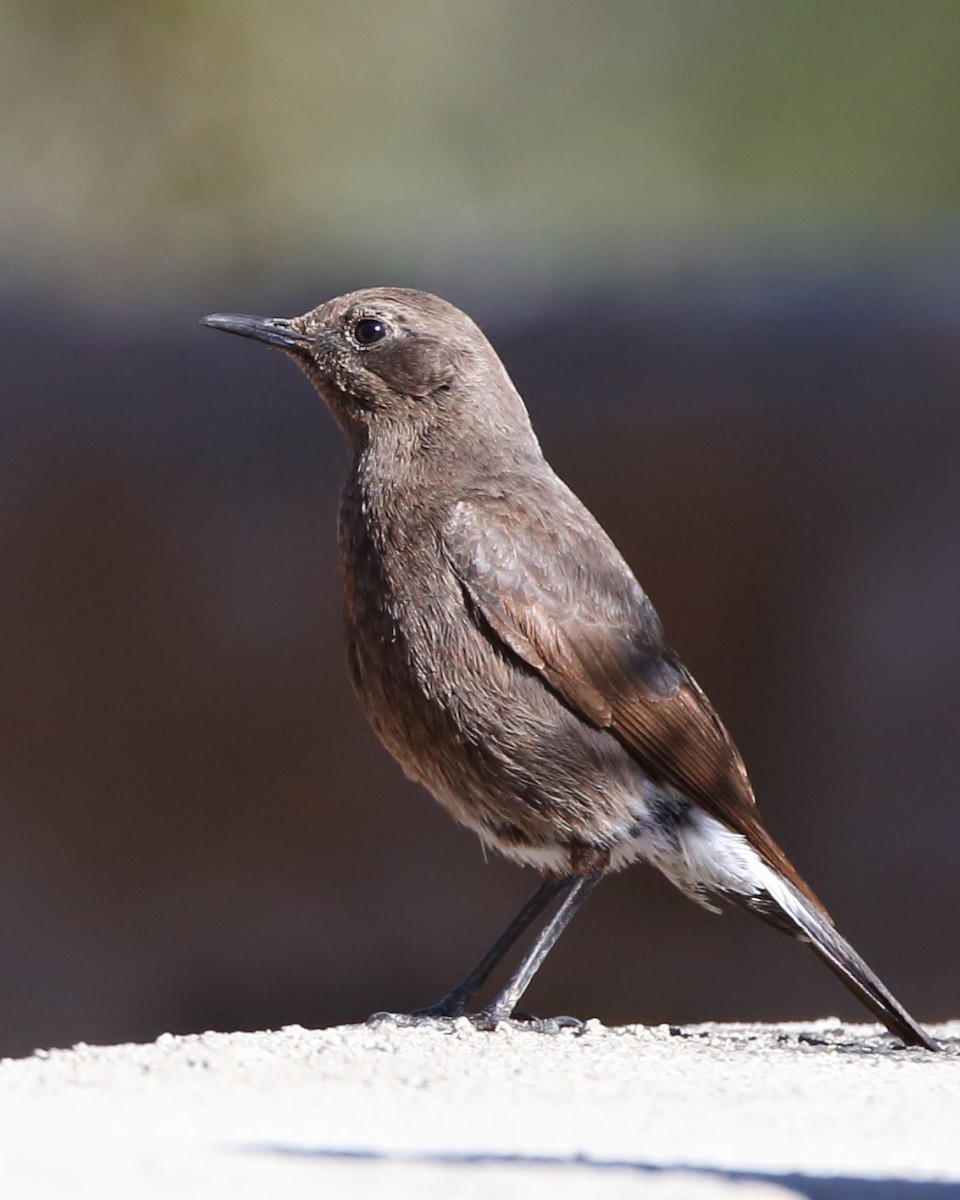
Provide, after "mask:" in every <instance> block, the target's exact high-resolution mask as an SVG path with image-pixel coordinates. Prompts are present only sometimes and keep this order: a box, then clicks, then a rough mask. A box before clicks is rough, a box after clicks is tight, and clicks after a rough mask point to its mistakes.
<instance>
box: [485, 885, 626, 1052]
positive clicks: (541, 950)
mask: <svg viewBox="0 0 960 1200" xmlns="http://www.w3.org/2000/svg"><path fill="white" fill-rule="evenodd" d="M602 878H603V872H602V871H594V872H593V873H592V874H590V875H577V876H574V878H572V879H566V880H563V881H562V882H561V883H560V885H559V888H558V891H559V892H560V894H561V895H562V900H561V901H560V905H559V907H558V908H557V911H556V912H555V913H554V914H553V916H552V917H551V918H550V920H549V921H548V922H547V924H546V925H544V927H543V929H541V930H540V933H539V934H538V935H537V940H536V941H535V942H534V943H533V945H532V946H531V947H530V949H529V950H528V951H527V953H526V955H525V956H524V958H523V961H522V962H521V963H520V966H519V967H517V969H516V971H515V972H514V974H513V977H512V978H511V980H510V982H509V983H508V984H507V986H506V987H505V988H504V989H503V991H502V992H501V993H500V995H499V996H497V998H496V999H495V1000H493V1001H491V1003H490V1004H488V1005H487V1007H486V1008H485V1009H484V1010H483V1011H482V1012H480V1013H478V1014H477V1016H476V1017H475V1018H473V1021H474V1024H475V1025H476V1026H477V1028H478V1029H495V1028H496V1027H497V1025H498V1024H499V1023H500V1022H501V1021H504V1020H506V1018H507V1017H509V1016H510V1014H511V1013H512V1012H513V1010H514V1009H515V1008H516V1006H517V1004H518V1003H519V1001H520V997H521V996H522V995H523V993H524V992H525V991H526V990H527V988H528V987H529V986H530V983H531V982H532V980H533V977H534V975H536V973H537V971H538V970H539V969H540V965H541V964H542V962H543V960H544V959H545V958H546V957H547V955H548V954H549V953H550V951H551V950H552V949H553V947H554V944H555V943H556V940H557V938H558V937H559V936H560V934H561V933H563V931H564V930H565V929H566V927H567V926H568V925H569V924H570V921H571V919H572V918H573V916H574V914H575V913H576V911H577V910H578V909H579V907H580V905H581V904H583V902H584V900H586V898H587V896H589V895H590V893H591V892H592V891H593V889H594V888H595V887H596V886H597V884H598V883H599V882H600V880H601V879H602ZM564 1023H566V1024H575V1023H576V1022H573V1021H570V1020H568V1019H567V1018H563V1017H561V1018H557V1020H556V1021H547V1022H534V1024H537V1025H540V1026H541V1027H542V1028H543V1029H544V1030H546V1029H547V1028H549V1029H551V1030H553V1029H555V1028H559V1027H562V1025H563V1024H564Z"/></svg>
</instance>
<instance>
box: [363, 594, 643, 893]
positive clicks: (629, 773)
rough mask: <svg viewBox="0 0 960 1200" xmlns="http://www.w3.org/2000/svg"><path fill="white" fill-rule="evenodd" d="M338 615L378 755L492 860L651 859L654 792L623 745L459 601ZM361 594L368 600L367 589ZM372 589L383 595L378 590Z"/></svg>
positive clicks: (555, 865) (565, 864)
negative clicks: (384, 754)
mask: <svg viewBox="0 0 960 1200" xmlns="http://www.w3.org/2000/svg"><path fill="white" fill-rule="evenodd" d="M432 592H433V595H434V597H436V596H437V595H438V594H440V596H441V602H439V603H438V602H436V600H435V601H434V602H433V603H431V604H430V605H429V606H427V607H426V608H421V609H420V610H418V611H413V610H412V609H404V608H403V607H402V606H399V605H392V606H390V605H385V606H380V607H379V609H378V611H377V612H376V613H373V612H371V611H370V609H369V607H368V608H367V610H366V611H365V613H364V614H363V620H362V621H356V620H353V621H351V620H350V619H349V618H350V610H349V609H348V623H347V635H348V637H347V641H348V661H349V665H350V672H351V676H352V679H353V683H354V687H355V689H356V691H357V694H358V696H359V698H360V702H361V704H362V706H363V709H364V711H365V713H366V715H367V718H368V719H369V721H370V723H371V724H372V726H373V727H374V729H375V731H376V733H377V734H378V736H379V737H380V739H381V741H382V742H383V744H384V745H385V746H386V748H387V749H388V750H389V751H390V752H391V754H393V756H394V757H395V758H396V759H397V760H398V762H399V763H400V764H401V766H402V767H403V768H404V770H405V772H406V773H407V775H408V776H410V777H411V778H413V779H415V780H417V781H418V782H420V783H422V784H423V785H424V786H425V787H426V788H427V790H428V791H429V792H431V794H432V795H433V796H434V797H435V798H436V799H437V800H438V801H439V802H440V803H441V804H442V805H443V806H444V807H445V808H446V809H447V810H448V811H449V812H450V813H451V815H452V816H453V817H454V818H455V819H456V820H458V821H459V822H460V823H462V824H464V825H466V826H468V827H469V828H471V829H473V830H475V832H476V833H477V834H478V835H479V836H480V838H481V839H482V841H483V842H484V843H485V844H487V845H488V846H490V847H491V848H494V849H496V850H498V851H499V852H500V853H502V854H504V855H506V856H508V857H510V858H513V859H515V860H517V861H520V862H524V863H527V864H529V865H532V866H535V867H537V868H539V869H541V870H547V871H553V872H557V873H564V872H567V871H569V870H570V862H571V850H572V849H577V850H596V851H601V852H603V853H605V854H607V855H608V856H609V858H610V861H611V863H612V865H616V866H622V865H625V864H626V863H627V862H629V861H630V860H631V859H633V858H636V857H637V856H641V857H648V856H649V854H648V851H647V848H648V846H649V848H651V849H652V848H653V843H652V842H651V836H652V835H656V834H657V830H658V825H657V822H656V821H655V820H652V818H651V813H652V812H653V811H654V810H655V808H656V804H657V790H656V788H655V787H654V785H653V784H652V783H651V781H650V780H649V779H648V778H647V777H646V776H645V774H644V773H643V771H642V769H641V768H640V766H639V765H638V764H637V763H636V761H635V760H634V759H633V758H631V756H630V755H629V754H628V753H627V752H626V750H625V749H624V748H623V746H622V745H621V744H620V743H619V742H618V741H617V740H616V739H615V738H614V737H613V736H612V735H610V734H609V733H607V732H606V731H605V730H601V729H596V728H594V727H593V726H590V725H588V724H587V723H586V722H584V721H583V720H582V719H581V718H580V717H578V716H577V715H576V714H575V713H573V712H572V711H571V710H570V709H569V708H568V707H567V706H566V705H565V704H564V703H563V702H562V701H561V700H560V699H559V698H558V697H557V696H556V695H555V694H554V693H553V692H552V691H551V690H550V689H549V687H548V686H547V685H546V684H545V683H544V682H543V680H542V679H541V678H540V677H539V676H538V675H536V674H535V673H534V672H533V671H531V670H530V668H528V667H527V666H526V665H525V664H523V663H521V662H520V661H519V660H518V659H516V658H515V657H514V656H513V655H512V654H511V653H510V652H509V651H508V650H506V649H505V648H503V647H502V646H501V645H500V644H499V642H495V641H493V640H492V639H491V638H490V636H489V634H488V632H487V631H486V630H484V629H483V628H482V627H480V626H479V625H478V624H477V623H476V622H475V621H474V619H473V617H472V615H471V614H470V613H469V612H468V611H467V609H466V608H465V607H464V606H463V602H462V598H461V597H459V596H458V597H456V598H455V599H456V602H457V603H456V604H454V597H452V596H450V597H448V598H447V600H448V603H446V604H445V603H443V602H442V591H441V589H438V588H434V589H432ZM367 594H368V596H369V594H370V593H369V592H368V593H367ZM379 594H381V595H382V594H383V593H382V592H381V593H379Z"/></svg>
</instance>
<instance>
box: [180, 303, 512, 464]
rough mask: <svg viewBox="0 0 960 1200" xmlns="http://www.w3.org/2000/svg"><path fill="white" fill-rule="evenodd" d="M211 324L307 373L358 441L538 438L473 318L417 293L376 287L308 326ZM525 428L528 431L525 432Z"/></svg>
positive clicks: (226, 319) (222, 318)
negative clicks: (487, 433) (438, 435)
mask: <svg viewBox="0 0 960 1200" xmlns="http://www.w3.org/2000/svg"><path fill="white" fill-rule="evenodd" d="M202 324H204V325H209V326H210V327H211V328H213V329H223V330H225V331H226V332H228V333H236V334H240V335H241V336H242V337H250V338H255V339H256V340H257V341H261V342H264V343H266V344H267V345H268V346H274V347H276V348H277V349H280V350H282V351H284V353H286V354H288V355H289V356H290V357H291V358H292V359H294V361H295V362H296V363H297V365H298V366H299V367H300V368H301V369H302V370H303V372H304V373H305V374H306V375H307V377H308V378H309V379H310V381H311V382H312V383H313V385H314V387H315V388H316V389H317V391H318V392H319V394H320V396H321V397H322V398H323V400H324V401H325V402H326V403H327V405H328V406H329V408H330V409H331V411H332V413H333V415H334V416H335V417H336V419H337V422H338V423H339V425H340V426H341V427H342V428H343V430H344V432H345V433H346V434H347V436H348V437H349V438H350V439H351V441H354V442H360V443H365V442H366V441H367V440H368V439H369V438H370V437H371V436H375V435H376V431H377V429H378V427H380V428H382V427H384V426H389V427H391V428H394V429H396V428H397V427H398V426H400V427H403V428H405V429H407V430H408V431H409V432H411V433H414V432H415V431H417V430H420V431H423V430H425V429H428V428H429V429H432V430H436V429H438V428H439V429H443V428H447V429H450V430H451V431H452V430H454V429H455V428H456V429H459V430H460V431H461V432H463V431H465V430H467V429H470V428H471V427H473V428H476V429H477V430H479V429H480V428H483V427H487V428H489V429H490V430H491V432H495V431H497V430H499V431H500V432H506V433H512V434H513V435H514V436H520V437H523V436H524V432H525V431H526V432H527V433H528V435H529V436H531V437H532V434H530V433H529V422H528V420H527V416H526V410H525V409H524V407H523V403H522V401H521V400H520V398H519V396H518V395H517V393H516V390H515V389H514V387H513V384H512V383H511V382H510V379H509V376H508V375H507V373H506V371H505V369H504V367H503V365H502V363H501V362H500V359H499V358H498V357H497V355H496V352H495V351H494V350H493V347H492V346H491V345H490V343H489V342H488V341H487V339H486V337H484V335H483V333H482V332H481V331H480V329H479V328H478V327H477V326H476V325H475V324H474V322H473V321H472V320H471V319H470V318H469V317H468V316H467V315H466V313H463V312H461V311H460V309H458V308H456V307H455V306H454V305H452V304H450V303H448V302H447V301H446V300H441V299H440V298H439V297H437V296H432V295H430V294H429V293H428V292H419V291H414V290H413V289H411V288H367V289H364V290H363V291H358V292H350V293H348V294H347V295H345V296H338V297H336V299H333V300H328V301H327V302H326V303H325V304H321V305H320V306H319V307H318V308H315V309H312V310H311V311H310V312H308V313H305V314H304V315H303V316H302V317H291V318H287V317H250V316H241V315H238V314H232V313H231V314H221V313H217V314H214V315H212V316H209V317H204V318H203V321H202ZM518 419H519V424H518Z"/></svg>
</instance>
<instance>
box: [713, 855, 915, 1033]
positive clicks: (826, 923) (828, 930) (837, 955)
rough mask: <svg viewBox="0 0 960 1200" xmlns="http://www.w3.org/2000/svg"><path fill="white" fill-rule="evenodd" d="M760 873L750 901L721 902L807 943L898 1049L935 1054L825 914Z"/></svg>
mask: <svg viewBox="0 0 960 1200" xmlns="http://www.w3.org/2000/svg"><path fill="white" fill-rule="evenodd" d="M764 868H765V869H764V872H763V881H762V882H763V887H762V890H760V891H759V892H756V893H754V894H753V895H744V894H743V893H740V894H736V893H734V892H732V891H727V892H726V893H725V894H726V895H727V897H728V898H729V899H731V900H734V901H736V902H737V903H738V904H741V905H743V906H744V907H745V908H748V909H750V911H751V912H754V913H756V914H757V916H759V917H762V918H763V919H764V920H765V921H768V922H769V923H770V924H771V925H775V926H776V927H777V928H778V929H782V930H784V931H785V932H787V933H791V934H793V936H794V937H798V938H799V939H800V940H801V941H805V942H808V943H809V944H810V946H811V947H812V949H813V951H814V953H815V954H817V955H818V956H819V957H820V958H822V959H823V961H824V962H825V963H826V964H827V966H828V967H829V968H830V969H831V971H833V972H834V973H835V974H836V975H838V976H839V977H840V979H841V980H842V981H843V983H844V984H846V986H847V987H848V988H849V989H850V991H851V992H853V994H854V995H855V996H857V997H858V998H859V999H860V1000H861V1001H862V1002H863V1003H864V1004H865V1005H866V1006H867V1008H869V1009H870V1011H871V1012H872V1013H873V1014H874V1015H875V1016H876V1017H877V1018H878V1019H879V1020H880V1021H882V1022H883V1024H884V1025H885V1026H886V1027H887V1029H889V1030H890V1032H891V1033H893V1034H895V1035H896V1036H897V1037H898V1038H900V1040H901V1041H902V1042H903V1043H904V1045H906V1046H923V1047H924V1048H925V1049H926V1050H937V1049H939V1047H938V1046H937V1044H936V1042H934V1041H932V1040H931V1039H930V1037H928V1035H927V1034H926V1033H924V1031H923V1030H922V1029H921V1028H920V1026H919V1025H918V1024H917V1022H916V1021H915V1020H914V1019H913V1017H911V1016H910V1014H909V1013H908V1012H907V1010H906V1009H905V1008H904V1007H903V1005H902V1004H900V1002H899V1001H898V1000H897V999H896V997H895V996H893V995H892V994H891V993H890V992H889V991H888V990H887V988H886V987H885V986H884V984H883V983H882V982H881V980H880V979H878V978H877V976H876V975H875V974H874V973H873V971H871V970H870V968H869V967H868V966H867V964H866V963H865V962H864V961H863V959H862V958H861V957H860V955H859V954H858V953H857V952H856V950H854V948H853V947H852V946H851V945H850V943H849V942H848V941H847V940H846V939H845V938H843V937H841V936H840V934H839V933H838V932H837V931H836V929H835V928H834V926H833V923H832V922H831V920H830V918H829V916H828V915H827V914H826V912H825V911H823V910H822V909H820V908H818V907H817V906H816V905H815V904H814V903H812V902H811V901H810V900H809V899H808V898H807V896H805V895H804V894H803V893H802V892H801V891H800V890H799V889H798V888H796V887H794V885H793V884H792V883H790V882H789V881H788V880H786V879H784V877H783V876H782V875H781V874H780V873H779V872H778V871H777V870H775V868H773V867H770V866H767V865H766V864H764Z"/></svg>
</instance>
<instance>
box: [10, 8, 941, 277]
mask: <svg viewBox="0 0 960 1200" xmlns="http://www.w3.org/2000/svg"><path fill="white" fill-rule="evenodd" d="M958 79H960V5H957V4H956V2H955V0H916V2H914V3H911V4H906V3H903V2H902V0H873V2H868V0H834V2H832V3H831V2H827V0H722V2H717V0H713V2H711V0H645V2H641V0H603V2H601V3H598V4H590V5H588V4H583V3H576V2H574V0H519V2H510V0H404V2H403V3H400V4H398V3H395V2H390V0H366V2H365V3H363V4H356V3H349V2H347V0H324V2H316V0H313V2H311V0H280V2H279V3H276V4H273V5H265V4H262V3H254V2H253V0H229V2H228V0H154V2H145V0H127V2H122V0H85V2H84V3H79V4H78V3H76V2H75V0H0V102H2V106H3V112H4V119H3V121H2V122H0V161H2V172H0V210H2V222H0V249H2V253H3V256H4V259H5V261H6V263H7V267H6V278H7V281H8V286H10V285H11V281H21V282H22V281H24V280H26V281H33V282H36V283H39V284H40V285H42V286H45V287H50V286H53V287H55V288H57V289H60V290H65V291H73V290H75V289H82V290H83V291H84V292H87V291H98V290H99V291H102V290H110V289H111V288H117V289H123V288H125V287H131V286H132V287H137V286H140V285H142V284H143V283H145V282H148V283H149V284H150V286H151V288H152V289H154V290H157V289H159V290H160V291H163V290H164V289H171V288H172V289H177V288H179V287H182V286H184V285H190V284H192V283H196V282H197V280H198V279H201V278H208V277H210V276H211V275H214V276H216V275H223V276H235V277H244V276H249V275H250V274H252V273H259V272H262V271H264V270H265V269H275V267H276V263H277V261H278V259H281V260H282V261H283V263H284V264H285V267H286V270H287V271H288V272H289V271H291V270H292V271H295V272H296V271H300V272H303V273H304V274H305V275H306V274H307V273H309V272H310V271H311V270H316V269H317V268H318V266H320V265H324V266H330V265H331V264H349V265H350V267H351V269H353V270H355V271H356V272H357V274H358V275H362V274H363V273H364V272H368V273H371V277H373V276H375V277H376V278H377V279H381V278H382V279H387V278H392V279H399V278H400V277H401V276H402V275H403V273H404V272H408V271H414V272H415V273H417V274H418V275H419V276H421V277H422V276H423V275H427V276H428V277H429V275H430V272H431V271H432V270H434V269H436V270H443V271H447V270H450V269H456V270H460V271H461V272H462V271H471V272H475V273H479V274H480V276H487V277H490V278H494V277H497V278H502V279H504V280H509V279H511V278H517V277H522V276H523V275H524V274H525V273H527V272H529V271H531V270H533V271H537V270H540V271H547V272H551V273H553V274H556V275H558V276H563V277H564V278H567V277H570V276H573V277H581V278H583V277H586V278H589V277H592V276H593V277H595V276H597V275H601V276H607V277H609V276H611V275H612V276H616V275H618V274H623V273H630V272H631V271H632V270H634V269H635V268H636V266H637V264H640V263H643V264H645V265H647V266H649V264H650V263H651V262H658V261H668V262H674V261H676V260H677V259H683V258H686V257H701V256H704V255H706V256H709V255H711V254H717V253H730V252H733V253H738V254H745V253H750V252H751V250H752V249H753V248H755V247H759V248H760V250H761V251H763V252H768V251H769V250H770V248H771V247H780V246H784V245H799V246H801V247H807V246H809V245H814V246H816V245H817V244H820V245H823V244H828V243H831V244H832V243H835V242H837V241H839V242H840V243H841V244H842V245H843V246H844V247H845V250H846V252H849V250H850V247H851V246H857V245H864V244H865V245H867V246H869V247H870V251H871V253H875V252H878V251H877V247H882V246H884V245H885V246H887V247H888V248H892V249H896V247H897V246H901V247H902V246H903V245H906V246H907V247H909V246H912V245H923V244H925V243H927V242H929V240H931V239H934V240H936V239H937V238H939V237H941V236H942V233H943V230H944V229H945V228H946V227H949V226H951V225H953V224H955V222H956V217H957V208H958V201H960V139H958V137H957V132H956V131H957V129H958V127H960V88H958V86H957V80H958ZM91 282H93V283H94V284H95V286H94V287H93V288H91Z"/></svg>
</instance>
